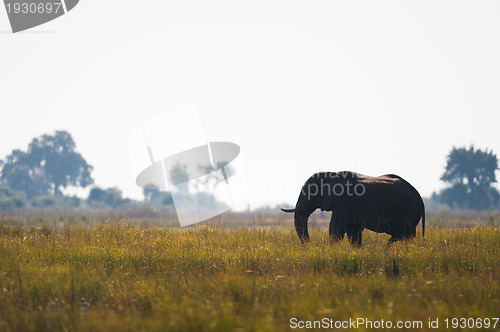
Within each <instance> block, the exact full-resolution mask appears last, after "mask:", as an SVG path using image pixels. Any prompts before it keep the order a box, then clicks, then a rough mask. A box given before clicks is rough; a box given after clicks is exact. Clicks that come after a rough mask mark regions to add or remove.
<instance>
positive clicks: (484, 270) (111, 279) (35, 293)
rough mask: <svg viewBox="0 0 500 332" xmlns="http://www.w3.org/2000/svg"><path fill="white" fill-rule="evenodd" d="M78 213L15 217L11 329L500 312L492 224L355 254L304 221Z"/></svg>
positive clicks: (3, 284)
mask: <svg viewBox="0 0 500 332" xmlns="http://www.w3.org/2000/svg"><path fill="white" fill-rule="evenodd" d="M16 218H20V219H22V218H23V217H22V216H17V217H16ZM65 218H67V216H62V215H61V216H51V217H45V220H44V218H41V219H40V220H39V221H41V222H42V223H40V224H37V223H34V222H32V223H28V222H25V223H24V224H23V226H16V223H15V222H13V220H10V219H9V220H10V221H8V220H7V219H6V218H4V219H3V220H4V222H3V223H2V224H1V225H0V275H1V277H0V330H1V331H19V330H36V331H55V330H70V331H73V330H101V331H108V330H120V331H121V330H131V331H138V330H145V331H154V330H160V331H165V330H172V331H181V330H182V331H229V330H233V329H234V330H238V331H245V330H248V331H283V330H286V329H288V328H289V324H290V323H289V320H290V318H292V317H296V318H298V319H300V320H320V319H322V318H323V317H327V318H331V319H334V320H346V319H347V320H348V319H349V318H352V319H355V318H358V317H363V318H367V319H371V320H381V319H384V320H391V321H394V322H395V321H398V320H421V321H423V322H424V324H427V321H428V319H429V318H432V319H435V318H440V319H444V318H446V317H467V318H468V317H473V318H486V317H490V318H491V317H498V315H499V313H500V311H499V309H500V284H499V282H498V280H499V279H500V261H499V259H500V229H499V228H498V227H496V226H488V225H487V223H486V225H477V226H473V227H467V228H437V227H429V228H428V230H427V231H426V242H425V243H423V242H422V239H421V238H420V237H417V239H416V240H414V241H408V242H404V243H396V244H394V245H392V246H391V247H387V245H386V242H387V239H388V237H389V236H386V235H383V234H375V233H372V232H369V231H365V232H364V239H363V247H362V248H354V247H352V246H351V245H349V244H348V243H347V241H344V242H342V243H335V244H332V243H330V241H329V240H328V235H327V233H326V232H325V231H323V230H320V229H318V228H316V229H313V230H312V232H311V243H309V244H306V245H300V244H299V241H298V239H297V236H296V234H295V232H294V231H293V230H292V229H291V225H288V227H278V226H273V227H246V228H233V229H226V228H223V227H221V226H218V227H208V226H207V225H208V224H209V223H206V224H205V225H199V226H195V227H192V228H186V229H178V228H165V227H158V226H144V223H143V226H141V225H134V224H133V223H126V222H125V221H126V220H121V221H120V222H111V223H110V222H107V223H104V224H103V223H101V221H99V220H94V219H92V218H95V217H94V216H90V217H87V218H88V219H89V220H88V221H87V222H86V223H82V222H81V221H78V222H71V220H65ZM78 218H80V217H78ZM18 221H19V220H18ZM54 224H55V225H56V227H57V230H58V231H57V233H55V232H54ZM58 225H59V226H58ZM441 326H442V325H441ZM497 328H500V326H499V325H497Z"/></svg>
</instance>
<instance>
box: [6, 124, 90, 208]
mask: <svg viewBox="0 0 500 332" xmlns="http://www.w3.org/2000/svg"><path fill="white" fill-rule="evenodd" d="M75 148H76V145H75V142H74V141H73V138H72V137H71V135H70V134H69V133H68V132H66V131H56V132H55V134H54V135H42V136H41V137H38V138H34V139H33V140H32V141H31V143H30V144H29V146H28V151H27V152H23V151H21V150H14V151H12V153H11V154H10V155H9V156H7V158H6V160H5V161H3V162H2V163H1V164H0V169H1V174H0V181H1V182H2V183H3V184H6V185H8V186H9V187H11V188H12V189H15V190H20V191H24V192H25V193H26V196H27V197H28V199H30V198H32V197H36V196H40V195H44V194H49V193H55V194H59V193H60V192H61V190H62V189H63V188H66V187H68V186H78V187H86V186H88V185H91V184H93V183H94V180H93V179H92V177H91V172H92V166H90V165H89V164H87V162H86V161H85V159H84V158H83V157H82V156H81V154H79V153H78V152H76V151H75Z"/></svg>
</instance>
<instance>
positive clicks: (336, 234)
mask: <svg viewBox="0 0 500 332" xmlns="http://www.w3.org/2000/svg"><path fill="white" fill-rule="evenodd" d="M328 233H329V234H330V239H331V240H333V241H342V240H343V239H344V234H345V231H343V229H342V228H341V227H340V226H339V225H337V224H336V223H335V222H334V221H333V215H332V219H331V220H330V227H329V229H328Z"/></svg>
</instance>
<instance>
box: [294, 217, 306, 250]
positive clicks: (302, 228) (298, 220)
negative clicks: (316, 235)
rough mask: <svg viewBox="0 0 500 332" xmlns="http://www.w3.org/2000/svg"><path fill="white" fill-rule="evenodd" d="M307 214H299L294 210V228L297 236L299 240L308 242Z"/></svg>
mask: <svg viewBox="0 0 500 332" xmlns="http://www.w3.org/2000/svg"><path fill="white" fill-rule="evenodd" d="M308 217H309V216H304V215H300V214H299V213H298V212H295V218H294V221H295V230H296V231H297V235H298V236H299V239H300V242H302V243H304V242H309V230H308V228H307V219H308Z"/></svg>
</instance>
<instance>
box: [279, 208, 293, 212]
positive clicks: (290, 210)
mask: <svg viewBox="0 0 500 332" xmlns="http://www.w3.org/2000/svg"><path fill="white" fill-rule="evenodd" d="M281 211H283V212H287V213H294V212H295V209H283V208H281Z"/></svg>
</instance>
